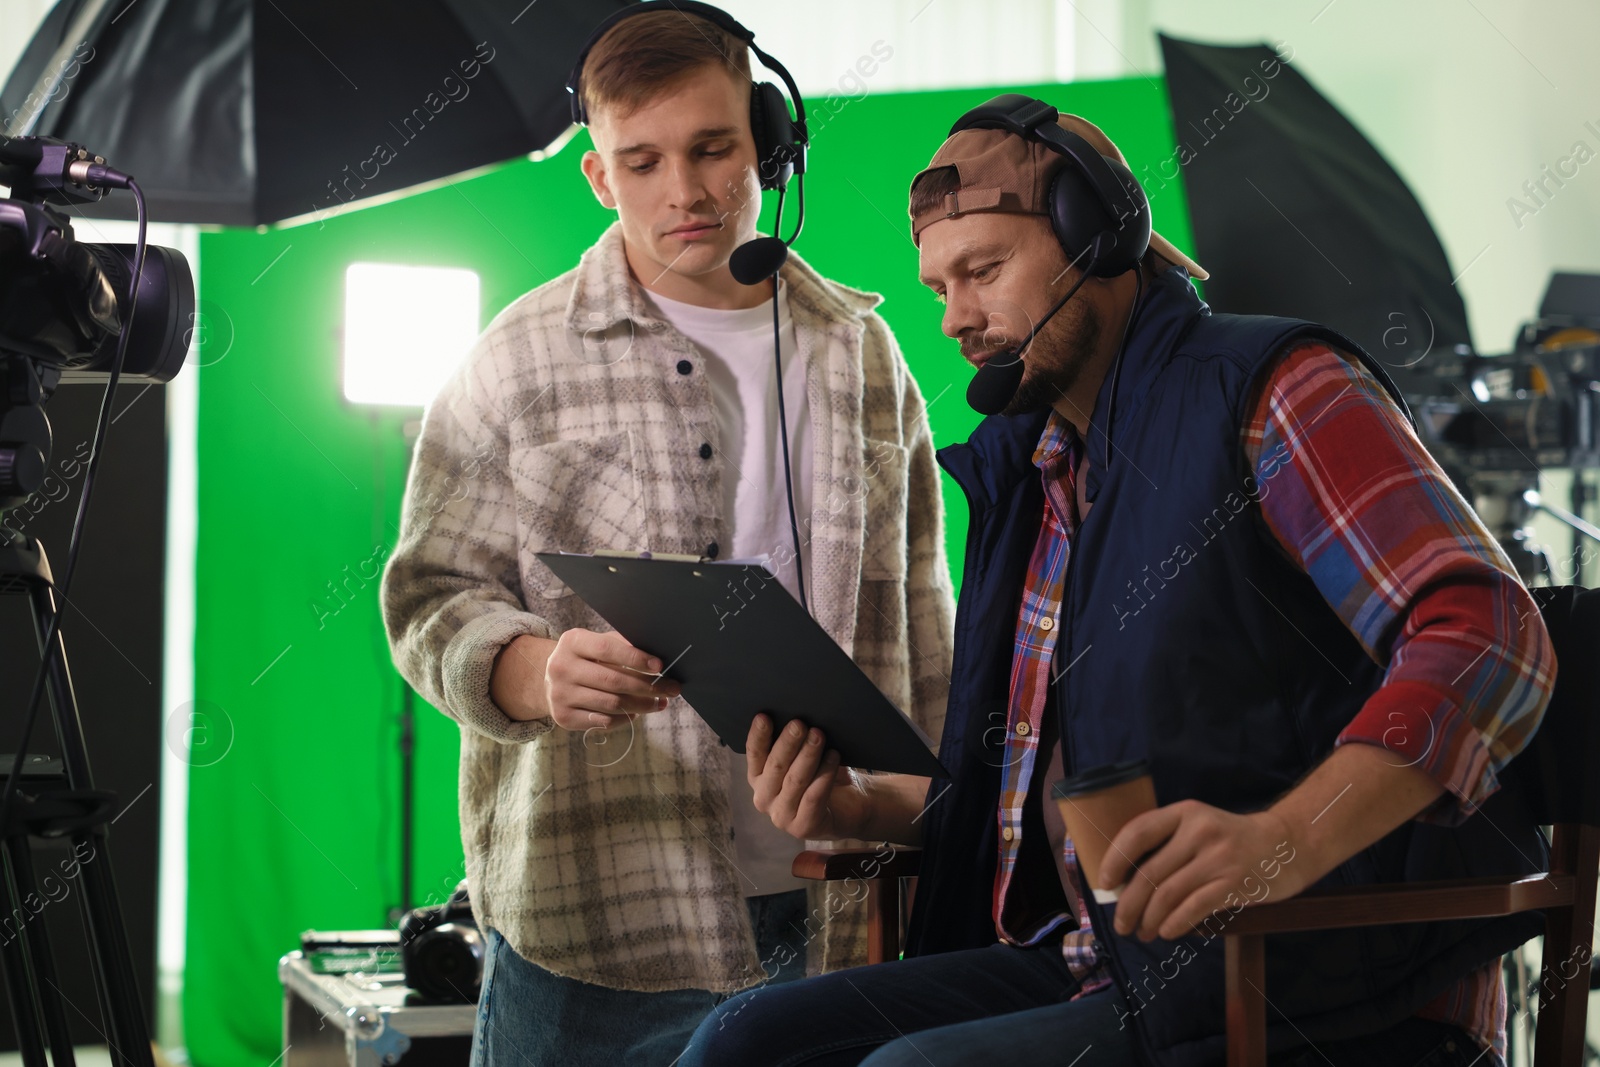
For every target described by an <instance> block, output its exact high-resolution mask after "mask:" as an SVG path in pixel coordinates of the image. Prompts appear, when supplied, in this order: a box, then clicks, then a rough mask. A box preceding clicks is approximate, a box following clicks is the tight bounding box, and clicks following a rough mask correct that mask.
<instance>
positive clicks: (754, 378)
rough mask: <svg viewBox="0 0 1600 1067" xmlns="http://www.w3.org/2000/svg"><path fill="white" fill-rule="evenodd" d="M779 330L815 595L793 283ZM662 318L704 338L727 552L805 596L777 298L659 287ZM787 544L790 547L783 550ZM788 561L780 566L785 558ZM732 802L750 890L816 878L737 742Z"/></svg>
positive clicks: (656, 297) (805, 560) (782, 304)
mask: <svg viewBox="0 0 1600 1067" xmlns="http://www.w3.org/2000/svg"><path fill="white" fill-rule="evenodd" d="M779 293H780V296H782V299H781V300H779V301H778V315H779V317H778V335H779V337H780V339H781V352H782V362H783V410H784V415H785V421H786V423H787V426H788V431H789V459H790V464H791V472H792V474H793V477H794V514H795V520H796V524H797V525H798V527H799V531H800V562H801V564H802V567H803V569H804V571H805V580H806V595H807V597H808V598H809V597H810V595H811V590H812V583H811V546H810V544H809V538H808V537H807V535H806V523H805V519H806V517H807V516H809V515H810V514H811V500H812V486H811V479H812V470H813V467H812V455H811V454H812V435H811V417H810V410H811V409H810V404H809V403H808V402H807V398H806V370H805V367H804V365H803V364H802V363H801V361H800V358H799V355H798V351H797V344H796V341H795V332H794V323H793V321H792V320H791V319H790V317H789V301H788V287H787V286H784V285H781V283H780V289H779ZM648 297H649V299H650V301H651V302H652V303H653V304H654V305H655V307H656V310H657V311H658V312H660V314H661V317H662V318H664V319H666V320H667V321H668V322H670V323H672V325H673V326H674V327H675V328H676V329H677V330H678V332H679V333H681V334H683V335H684V336H685V337H687V338H688V339H689V340H691V341H693V342H694V343H695V347H697V348H698V349H699V350H700V353H701V355H702V356H703V357H704V366H705V373H706V374H707V376H708V378H709V380H710V383H711V397H712V405H713V407H714V409H715V411H716V418H717V438H718V443H717V446H716V448H717V451H716V452H715V453H713V455H712V462H719V461H720V462H721V463H722V465H723V470H722V475H723V477H722V496H723V511H722V513H723V515H724V516H728V517H729V519H728V523H727V526H728V537H729V539H730V541H731V543H730V544H729V545H727V546H726V549H725V551H724V552H723V558H725V559H741V560H742V559H758V560H762V561H764V562H766V563H767V566H768V568H769V569H770V570H772V571H774V572H775V573H776V574H777V576H778V580H779V581H780V582H781V583H782V584H783V586H784V588H785V589H788V590H789V594H790V595H791V596H793V597H794V598H795V599H796V600H799V599H800V595H799V588H800V587H799V582H798V572H797V568H796V566H795V563H794V533H793V531H792V530H791V528H790V525H789V502H788V497H787V494H786V491H785V485H784V470H783V451H782V438H781V436H780V433H779V425H778V390H777V381H776V379H777V375H776V367H775V365H774V360H773V358H772V301H771V300H770V299H769V300H766V301H764V302H763V303H761V304H760V305H758V306H756V307H753V308H735V309H731V310H729V309H723V308H708V307H700V306H698V305H695V304H685V303H683V302H681V301H678V300H669V299H668V298H666V297H664V296H661V295H660V294H658V293H649V294H648ZM780 550H781V551H780ZM780 560H783V561H787V563H786V565H784V566H781V567H780V566H779V565H778V564H779V561H780ZM728 757H729V772H730V786H729V791H728V792H729V801H730V803H731V805H732V808H733V832H734V859H735V862H736V863H737V864H738V868H739V873H740V874H741V875H742V876H743V877H742V878H741V882H742V883H743V885H744V888H745V895H746V896H758V895H762V894H767V893H781V892H784V891H785V890H789V889H800V888H803V887H804V886H806V885H807V884H808V883H806V882H805V881H803V880H801V879H798V878H796V877H794V876H793V875H792V874H790V873H789V872H790V864H791V863H793V862H794V856H795V853H797V852H799V851H800V850H801V848H802V847H803V846H802V845H801V843H800V842H799V841H797V840H796V839H795V838H793V837H790V836H789V835H788V834H786V833H784V832H783V831H782V830H779V829H778V828H777V827H776V826H773V825H772V820H770V819H769V818H767V816H765V815H763V814H761V812H759V811H757V810H756V808H755V803H754V799H753V795H752V793H751V790H750V784H749V782H748V781H747V780H746V778H745V757H744V755H743V754H742V753H738V752H734V751H733V750H732V749H729V750H728Z"/></svg>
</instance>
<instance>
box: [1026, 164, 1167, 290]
mask: <svg viewBox="0 0 1600 1067" xmlns="http://www.w3.org/2000/svg"><path fill="white" fill-rule="evenodd" d="M1102 158H1105V157H1102ZM1106 163H1107V164H1108V165H1109V166H1110V167H1111V170H1112V172H1113V173H1114V174H1116V176H1117V180H1118V181H1119V182H1121V184H1122V186H1123V188H1124V189H1129V188H1130V183H1133V184H1132V186H1131V190H1130V195H1129V197H1128V199H1127V200H1125V201H1124V202H1123V203H1122V204H1121V205H1119V207H1120V210H1119V211H1118V212H1117V213H1113V212H1111V211H1108V210H1106V207H1105V205H1104V204H1103V203H1102V202H1101V200H1100V197H1099V195H1098V194H1097V193H1096V192H1095V190H1094V187H1093V186H1091V185H1090V184H1089V179H1088V178H1086V177H1085V176H1084V175H1083V173H1082V172H1080V171H1079V170H1078V169H1077V167H1076V166H1075V165H1074V164H1072V163H1068V164H1067V165H1066V166H1064V167H1062V168H1061V169H1060V170H1058V171H1057V172H1056V176H1055V178H1054V179H1052V180H1051V183H1050V225H1051V228H1052V229H1054V230H1055V233H1056V239H1057V240H1059V241H1060V242H1061V247H1062V248H1063V249H1064V250H1065V251H1066V253H1067V258H1068V259H1069V260H1073V259H1076V258H1077V257H1078V256H1079V255H1081V254H1082V253H1083V251H1084V250H1085V249H1086V248H1090V247H1092V246H1093V245H1094V244H1095V239H1096V238H1097V237H1099V236H1100V235H1101V234H1106V233H1109V234H1110V235H1111V237H1110V240H1111V242H1112V243H1111V247H1110V250H1109V253H1108V254H1106V255H1103V256H1102V257H1100V260H1099V262H1097V263H1095V266H1094V271H1093V273H1094V275H1095V277H1097V278H1115V277H1116V276H1117V275H1119V274H1124V273H1126V272H1127V271H1130V270H1132V269H1133V268H1134V267H1136V266H1138V265H1139V258H1140V257H1141V256H1143V255H1144V251H1145V249H1146V248H1148V247H1149V245H1150V206H1149V204H1148V203H1147V202H1146V200H1145V198H1144V192H1143V191H1142V190H1140V189H1139V187H1138V184H1137V183H1136V182H1133V175H1132V174H1131V173H1129V171H1128V169H1127V168H1126V167H1124V166H1122V165H1121V164H1119V163H1118V162H1117V161H1116V160H1114V159H1106ZM1101 247H1102V248H1104V247H1105V246H1104V244H1103V243H1102V246H1101ZM1079 268H1080V269H1087V268H1088V261H1087V260H1085V261H1084V262H1082V263H1080V264H1079Z"/></svg>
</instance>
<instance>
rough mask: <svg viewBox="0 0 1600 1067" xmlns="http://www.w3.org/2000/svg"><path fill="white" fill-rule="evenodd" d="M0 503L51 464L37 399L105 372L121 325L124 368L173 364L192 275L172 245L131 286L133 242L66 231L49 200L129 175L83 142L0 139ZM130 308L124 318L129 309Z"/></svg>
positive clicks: (93, 194)
mask: <svg viewBox="0 0 1600 1067" xmlns="http://www.w3.org/2000/svg"><path fill="white" fill-rule="evenodd" d="M0 185H5V186H8V187H9V188H10V190H11V194H12V195H11V198H9V199H0V386H3V388H0V511H3V510H5V509H7V508H11V507H15V506H17V505H18V504H19V503H21V502H22V501H23V500H24V499H26V498H27V496H28V495H29V494H31V493H33V492H34V491H36V490H37V489H38V488H39V486H40V485H41V484H42V482H43V481H44V477H45V473H46V472H47V471H48V470H49V469H50V429H49V423H48V422H47V421H46V420H45V418H44V415H43V413H42V412H41V411H40V410H39V406H40V405H41V404H43V403H44V402H45V401H46V400H47V399H49V397H50V395H51V393H53V392H54V391H55V388H56V386H57V385H58V384H59V383H61V382H69V383H70V382H96V381H101V382H103V381H107V380H108V379H109V377H110V375H111V372H112V369H113V366H114V364H115V361H116V355H117V349H118V346H119V341H122V340H123V334H124V329H123V327H124V324H125V323H128V324H129V326H130V327H131V328H130V329H129V330H128V331H127V333H128V338H127V340H126V341H125V342H124V347H125V348H126V351H125V352H124V353H123V362H122V367H121V375H120V376H121V377H122V378H132V379H138V380H144V381H153V382H166V381H170V380H171V379H172V377H173V375H175V374H177V373H178V369H179V368H180V367H181V366H182V365H183V359H184V355H185V353H186V352H187V350H188V343H189V327H190V324H191V323H192V321H193V317H194V281H193V279H192V278H191V277H190V274H189V265H188V263H187V262H185V260H184V258H183V256H182V254H180V253H179V252H177V251H176V250H174V249H171V248H162V247H160V246H151V247H149V248H148V249H147V250H146V256H147V259H146V261H145V262H144V264H143V266H142V269H141V270H140V272H139V292H138V299H137V301H135V299H134V293H133V291H132V286H131V284H130V281H131V278H132V276H133V270H134V266H135V264H134V253H135V246H132V245H98V244H89V243H87V242H81V241H78V240H76V239H75V237H74V235H73V232H72V226H71V224H70V223H69V222H68V221H67V218H66V216H65V215H63V214H62V213H61V212H60V211H58V210H56V208H55V207H53V206H52V205H62V206H70V205H73V204H84V203H90V202H92V201H96V200H99V199H101V198H102V197H104V196H105V193H106V190H107V188H111V187H119V186H120V187H124V188H125V187H126V186H127V175H124V174H121V173H119V172H118V171H115V170H113V169H111V168H110V167H108V166H106V165H105V160H103V159H101V158H100V157H98V156H93V155H91V154H90V153H89V152H88V151H87V150H86V149H84V148H83V147H82V146H81V145H75V144H69V143H67V142H64V141H57V140H54V139H52V138H46V137H0ZM134 312H137V317H136V318H133V319H132V321H131V322H130V315H132V314H133V313H134Z"/></svg>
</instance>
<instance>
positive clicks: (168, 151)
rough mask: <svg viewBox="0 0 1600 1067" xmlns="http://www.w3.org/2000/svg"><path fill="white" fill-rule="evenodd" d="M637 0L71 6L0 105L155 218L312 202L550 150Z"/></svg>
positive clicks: (313, 208) (37, 42) (275, 210)
mask: <svg viewBox="0 0 1600 1067" xmlns="http://www.w3.org/2000/svg"><path fill="white" fill-rule="evenodd" d="M624 2H625V0H538V3H534V4H527V3H524V4H517V3H513V2H510V0H413V2H409V3H406V4H393V3H384V2H381V0H261V2H256V0H139V2H138V3H136V4H128V3H127V2H126V0H116V2H108V0H61V2H60V3H58V4H57V5H56V7H55V9H54V10H53V11H52V12H51V13H50V15H49V16H48V17H47V18H46V20H45V22H44V25H43V26H42V27H41V28H40V30H39V32H38V33H37V34H35V36H34V39H33V41H32V42H31V43H30V44H29V46H28V48H27V50H26V51H25V52H24V54H23V57H22V59H21V60H20V61H19V62H18V65H17V68H16V70H15V71H13V73H12V75H11V77H10V79H9V80H8V81H7V82H6V85H5V88H4V89H3V90H0V119H3V120H4V121H5V124H6V125H7V127H8V128H9V131H10V132H11V133H13V134H23V133H31V134H40V135H45V136H52V137H59V138H62V139H64V140H70V141H74V142H76V143H78V144H83V145H88V146H89V147H90V148H92V149H93V150H94V151H95V152H97V153H98V154H100V155H102V156H104V157H105V158H106V159H107V160H109V161H110V162H111V163H112V164H113V165H115V166H116V167H118V168H119V169H120V170H123V171H126V172H128V173H130V174H132V175H134V176H135V177H136V178H138V179H139V182H140V184H141V185H142V186H143V188H144V190H145V196H146V199H147V201H148V205H149V209H150V217H151V219H153V220H157V221H166V222H211V223H224V224H233V225H256V224H263V223H271V222H278V221H282V220H284V219H288V218H297V217H304V216H315V215H317V214H319V213H322V212H327V211H330V210H336V209H338V208H339V207H341V206H342V205H344V204H347V203H352V202H355V201H357V200H365V199H368V198H371V197H377V196H384V195H388V194H393V193H396V192H399V191H401V190H407V189H411V188H414V187H416V186H418V185H422V184H425V183H428V182H434V181H437V180H439V179H441V178H446V177H448V176H450V175H455V174H461V173H463V172H466V171H471V170H475V169H477V168H480V167H484V166H487V165H490V164H495V163H501V162H504V161H506V160H509V159H514V158H516V157H517V156H519V155H525V154H528V153H532V152H539V151H543V150H545V149H547V148H549V147H550V146H551V145H552V144H553V143H555V142H556V141H557V140H558V139H560V138H561V137H562V136H563V135H564V134H566V133H567V131H568V130H569V129H570V127H571V116H570V112H569V108H568V102H567V93H566V77H567V72H568V70H569V69H570V68H571V66H572V62H573V60H574V59H575V58H576V56H577V53H578V50H579V49H580V48H581V47H582V45H583V42H584V41H585V40H586V39H587V37H588V34H589V32H590V30H591V29H592V28H593V27H594V26H595V24H597V23H598V22H599V21H600V20H601V19H602V18H604V17H605V16H607V15H609V14H610V13H611V12H613V11H615V10H617V9H618V8H619V7H621V6H623V4H624ZM519 8H520V10H519ZM41 87H43V88H42V90H41ZM41 102H42V103H43V107H42V109H39V114H38V117H37V119H36V120H35V121H34V122H33V123H32V124H31V125H29V126H27V127H25V128H24V127H21V126H20V125H13V124H15V123H20V122H21V121H22V119H24V118H26V117H27V116H28V115H29V114H31V112H32V111H33V110H35V109H36V107H35V106H36V105H38V104H40V103H41ZM0 132H6V130H0ZM85 213H86V214H91V215H96V216H99V217H112V218H126V217H131V214H130V211H129V207H128V205H127V204H126V202H125V201H121V200H119V199H118V198H112V199H110V200H107V201H104V202H102V203H101V204H98V205H95V206H94V207H93V208H86V209H85Z"/></svg>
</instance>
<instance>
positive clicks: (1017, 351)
mask: <svg viewBox="0 0 1600 1067" xmlns="http://www.w3.org/2000/svg"><path fill="white" fill-rule="evenodd" d="M1098 260H1099V257H1098V256H1096V257H1095V258H1094V259H1091V260H1090V261H1089V269H1088V270H1085V271H1084V272H1083V274H1082V275H1081V276H1080V277H1079V278H1078V280H1077V281H1075V282H1073V283H1072V288H1071V289H1068V290H1067V295H1066V296H1063V297H1062V298H1061V299H1060V300H1057V301H1056V306H1055V307H1053V308H1051V309H1050V311H1049V312H1048V313H1047V314H1046V315H1045V317H1044V318H1042V319H1040V320H1039V325H1037V326H1035V327H1034V328H1033V329H1032V330H1029V331H1028V336H1027V337H1026V338H1024V339H1023V342H1022V343H1021V344H1020V345H1016V346H1014V347H1012V348H1008V349H1006V350H1005V351H1004V352H1001V353H1000V354H999V355H997V356H995V357H994V358H993V359H990V360H988V361H987V362H985V363H984V365H983V366H981V367H979V368H978V373H977V374H976V375H974V376H973V378H972V381H971V383H969V384H968V385H967V404H968V406H970V407H971V408H972V409H973V410H974V411H976V412H977V413H978V414H980V415H998V414H1000V412H1002V411H1004V410H1005V407H1006V405H1007V404H1009V403H1011V398H1012V397H1013V396H1015V395H1016V393H1017V387H1018V386H1019V385H1021V384H1022V372H1023V371H1024V370H1026V369H1027V368H1025V367H1024V366H1023V364H1022V353H1023V352H1025V351H1027V348H1028V346H1029V345H1031V344H1033V339H1034V338H1035V337H1037V336H1038V334H1039V331H1040V330H1042V329H1044V324H1045V323H1047V322H1049V321H1050V320H1051V318H1053V317H1054V316H1055V313H1056V312H1058V311H1060V310H1061V309H1062V307H1064V306H1065V305H1066V303H1067V301H1068V300H1071V299H1072V295H1073V294H1074V293H1076V292H1077V291H1078V288H1079V286H1081V285H1083V283H1084V282H1086V281H1088V280H1089V277H1090V275H1091V274H1093V273H1094V266H1095V263H1096V262H1097V261H1098Z"/></svg>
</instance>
